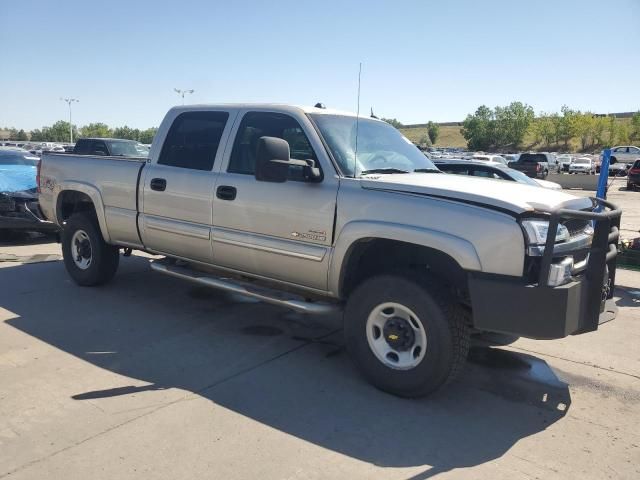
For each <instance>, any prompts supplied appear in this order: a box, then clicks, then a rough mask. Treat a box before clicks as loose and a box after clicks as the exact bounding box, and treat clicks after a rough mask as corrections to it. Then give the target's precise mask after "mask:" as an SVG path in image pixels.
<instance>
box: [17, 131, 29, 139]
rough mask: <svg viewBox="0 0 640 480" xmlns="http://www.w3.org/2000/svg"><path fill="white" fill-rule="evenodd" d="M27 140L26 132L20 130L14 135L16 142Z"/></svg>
mask: <svg viewBox="0 0 640 480" xmlns="http://www.w3.org/2000/svg"><path fill="white" fill-rule="evenodd" d="M28 139H29V137H28V136H27V132H25V131H24V130H22V129H20V131H19V132H18V134H17V135H16V140H28Z"/></svg>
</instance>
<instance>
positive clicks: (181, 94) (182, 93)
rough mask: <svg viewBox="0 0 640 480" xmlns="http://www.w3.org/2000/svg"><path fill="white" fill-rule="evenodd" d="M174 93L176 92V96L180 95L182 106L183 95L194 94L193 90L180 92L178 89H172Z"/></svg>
mask: <svg viewBox="0 0 640 480" xmlns="http://www.w3.org/2000/svg"><path fill="white" fill-rule="evenodd" d="M173 91H174V92H176V93H177V94H178V95H180V96H181V97H182V105H184V95H185V93H193V92H195V90H193V89H192V90H180V89H178V88H174V89H173Z"/></svg>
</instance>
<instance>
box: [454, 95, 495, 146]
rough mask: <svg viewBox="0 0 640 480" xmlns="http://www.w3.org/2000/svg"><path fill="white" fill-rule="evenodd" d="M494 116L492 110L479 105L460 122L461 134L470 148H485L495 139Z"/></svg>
mask: <svg viewBox="0 0 640 480" xmlns="http://www.w3.org/2000/svg"><path fill="white" fill-rule="evenodd" d="M494 132H495V118H494V115H493V111H492V110H491V109H490V108H489V107H487V106H486V105H481V106H479V107H478V109H477V110H476V111H475V113H474V114H473V115H467V118H465V120H464V122H462V136H463V137H464V138H465V140H466V141H467V146H468V147H469V148H470V149H471V150H486V149H488V148H489V147H490V146H491V145H493V144H494V141H495V135H494Z"/></svg>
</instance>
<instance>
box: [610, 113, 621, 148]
mask: <svg viewBox="0 0 640 480" xmlns="http://www.w3.org/2000/svg"><path fill="white" fill-rule="evenodd" d="M608 118H609V121H608V125H607V133H608V134H609V146H610V147H612V146H614V145H615V144H616V136H617V133H618V131H617V128H616V117H615V116H614V115H611V116H610V117H608Z"/></svg>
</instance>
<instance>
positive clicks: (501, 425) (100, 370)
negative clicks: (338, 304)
mask: <svg viewBox="0 0 640 480" xmlns="http://www.w3.org/2000/svg"><path fill="white" fill-rule="evenodd" d="M59 253H60V252H59V247H58V246H57V245H56V244H52V243H40V244H32V245H28V246H26V247H24V246H21V247H16V246H12V245H9V246H3V247H0V255H1V254H6V255H8V254H11V255H16V256H20V257H23V258H20V259H18V260H22V261H24V260H27V261H29V260H28V258H30V257H32V256H33V255H34V254H41V255H42V257H39V258H41V259H45V260H49V261H44V262H41V263H29V264H25V263H21V262H20V261H4V262H0V285H2V288H0V385H1V388H0V478H11V479H14V478H16V479H42V478H64V479H87V478H91V479H103V478H104V479H113V478H118V479H128V478H167V479H168V478H171V479H177V478H178V479H181V478H184V479H193V478H202V477H204V478H224V479H245V478H260V479H324V478H350V479H351V478H353V479H358V478H362V479H365V478H367V479H368V478H385V479H386V478H389V479H425V478H434V477H435V478H438V479H440V478H443V479H444V478H474V479H475V478H491V479H514V478H544V479H566V478H580V479H602V478H624V479H631V478H639V477H640V433H639V432H638V429H637V425H638V424H640V347H639V346H640V309H639V308H638V307H640V291H639V290H640V273H638V272H629V271H620V272H619V275H618V283H619V285H621V288H620V289H619V290H618V293H619V295H620V298H619V300H618V305H619V306H620V312H619V316H618V318H617V319H616V320H615V321H614V322H611V323H608V324H605V325H603V326H601V328H600V330H599V331H597V332H594V333H590V334H586V335H582V336H577V337H570V338H567V339H563V340H556V341H546V342H541V341H532V340H519V341H518V342H516V343H515V344H513V345H511V346H509V347H502V348H491V349H489V348H486V347H485V346H476V347H474V349H472V352H471V355H470V361H469V362H468V365H467V368H466V371H465V372H464V374H463V375H462V378H461V379H460V380H459V381H458V382H456V383H455V384H454V385H452V386H451V387H449V388H448V389H446V390H445V391H443V392H441V393H439V394H437V395H435V396H433V397H430V398H427V399H421V400H402V399H398V398H395V397H392V396H389V395H387V394H384V393H381V392H379V391H377V390H375V389H374V388H372V387H371V386H369V385H368V384H367V383H366V382H365V381H364V380H363V379H362V378H360V377H359V376H358V374H357V372H356V371H355V369H354V368H353V367H352V365H351V363H350V362H349V359H348V358H347V356H346V354H345V352H344V350H343V348H342V342H341V335H340V333H341V332H340V319H339V318H326V319H321V318H304V317H301V316H298V315H295V314H291V313H289V312H286V311H284V310H282V309H280V308H277V307H274V306H269V305H265V304H261V303H255V302H249V301H246V300H243V299H241V298H237V297H230V296H228V295H226V294H222V293H219V292H215V291H210V290H204V289H201V288H197V287H194V286H193V285H190V284H187V283H184V282H181V281H179V280H176V279H171V278H167V277H164V276H161V275H158V274H155V273H153V272H151V271H150V270H149V267H148V265H147V259H146V258H144V257H142V256H135V255H134V256H133V257H131V258H128V259H127V258H123V259H122V263H121V268H120V271H119V273H118V275H117V277H116V279H115V281H114V282H113V283H111V284H109V285H107V286H105V287H102V288H80V287H77V286H75V285H74V284H72V283H71V281H70V280H69V278H68V276H67V275H66V272H65V271H64V266H63V265H62V262H60V261H59V260H56V258H57V257H55V255H59ZM0 258H2V257H0ZM36 260H37V259H36Z"/></svg>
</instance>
